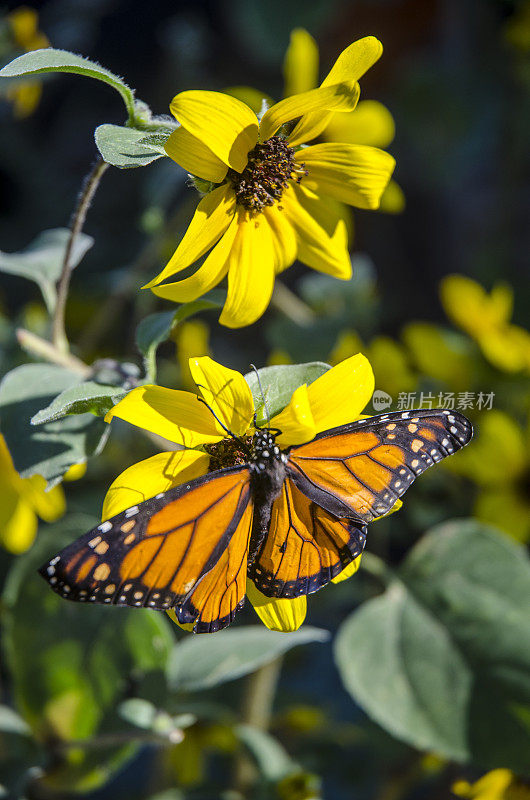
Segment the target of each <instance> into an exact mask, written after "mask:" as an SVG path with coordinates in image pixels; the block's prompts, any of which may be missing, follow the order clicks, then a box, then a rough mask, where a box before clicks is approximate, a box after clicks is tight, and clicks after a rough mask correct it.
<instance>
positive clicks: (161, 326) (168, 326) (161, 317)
mask: <svg viewBox="0 0 530 800" xmlns="http://www.w3.org/2000/svg"><path fill="white" fill-rule="evenodd" d="M225 296H226V295H225V294H224V293H223V292H220V291H216V290H214V291H212V292H209V293H208V295H206V296H205V297H202V298H200V299H199V300H194V301H193V302H192V303H184V304H183V305H181V306H179V307H178V309H177V310H176V311H158V312H156V313H154V314H149V315H148V316H147V317H144V319H143V320H142V321H141V322H140V324H139V325H138V327H137V329H136V346H137V347H138V350H139V351H140V353H141V354H142V355H143V357H144V362H145V371H146V373H147V377H148V379H149V380H155V378H156V351H157V349H158V347H159V346H160V345H161V344H162V342H165V341H166V339H169V336H170V334H171V331H172V330H173V328H174V327H175V326H176V325H178V323H179V322H183V321H184V320H185V319H188V318H189V317H192V316H193V315H194V314H198V313H199V312H200V311H209V310H211V309H217V308H221V307H222V305H223V302H224V297H225Z"/></svg>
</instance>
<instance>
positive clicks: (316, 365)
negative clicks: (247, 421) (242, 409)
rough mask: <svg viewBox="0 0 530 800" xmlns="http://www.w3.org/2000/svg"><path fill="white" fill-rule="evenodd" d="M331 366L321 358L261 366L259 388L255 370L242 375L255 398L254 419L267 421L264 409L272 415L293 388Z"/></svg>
mask: <svg viewBox="0 0 530 800" xmlns="http://www.w3.org/2000/svg"><path fill="white" fill-rule="evenodd" d="M328 369H330V367H329V364H324V363H323V362H322V361H312V362H310V363H308V364H288V365H287V364H285V365H284V364H282V365H280V366H276V367H263V369H259V370H258V374H259V380H260V382H261V389H263V394H262V392H261V389H260V387H259V382H258V378H257V375H256V373H255V372H249V373H247V374H246V375H245V380H246V382H247V383H248V385H249V386H250V390H251V392H252V396H253V398H254V407H255V408H256V410H257V416H256V421H257V423H258V425H264V424H266V423H267V422H268V420H267V410H266V409H265V404H264V400H265V401H266V403H267V409H268V411H269V414H270V415H271V417H274V416H275V414H279V412H280V411H282V409H284V408H285V406H286V405H287V404H288V403H289V400H290V399H291V397H292V394H293V392H294V391H295V389H298V387H299V386H302V384H304V383H307V384H309V383H313V381H316V379H317V378H320V376H321V375H323V374H324V372H327V370H328Z"/></svg>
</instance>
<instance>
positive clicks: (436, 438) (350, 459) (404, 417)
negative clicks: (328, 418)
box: [288, 409, 473, 522]
mask: <svg viewBox="0 0 530 800" xmlns="http://www.w3.org/2000/svg"><path fill="white" fill-rule="evenodd" d="M472 432H473V431H472V427H471V424H470V423H469V422H468V420H467V419H466V418H465V417H464V416H462V414H459V413H458V412H457V411H439V410H435V411H430V410H427V409H425V410H421V411H410V412H394V413H389V414H383V415H382V416H377V417H371V418H368V419H366V420H359V421H358V422H352V423H350V424H348V425H343V426H341V427H339V428H333V429H332V430H329V431H324V432H323V433H321V434H319V435H318V436H317V437H316V439H314V440H313V441H312V442H309V443H308V444H305V445H301V446H300V447H293V448H292V450H291V451H290V453H289V465H288V475H289V478H290V479H291V480H293V482H294V483H295V484H296V485H297V486H298V488H299V489H300V490H301V491H302V492H303V493H304V494H305V495H307V497H310V498H311V499H313V500H314V501H315V502H316V503H318V504H319V505H320V506H322V507H323V508H326V509H327V510H328V511H330V512H331V513H332V514H335V515H337V516H344V517H350V518H354V519H360V520H363V521H364V522H371V521H372V520H373V519H375V518H376V517H380V516H382V515H383V514H386V513H388V511H390V509H391V508H392V506H393V505H394V504H395V502H396V500H397V499H398V498H399V497H401V495H402V494H403V493H404V492H405V491H406V490H407V489H408V487H409V486H410V484H411V483H412V482H413V481H414V479H415V478H417V476H418V475H420V474H421V473H422V472H423V471H424V470H425V469H427V467H430V466H432V465H433V464H435V463H436V462H438V461H441V460H442V458H445V457H446V456H448V455H451V454H452V453H454V452H456V451H457V450H459V449H460V448H461V447H463V446H464V445H466V444H467V443H468V442H469V440H470V439H471V436H472Z"/></svg>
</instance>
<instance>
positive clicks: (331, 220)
mask: <svg viewBox="0 0 530 800" xmlns="http://www.w3.org/2000/svg"><path fill="white" fill-rule="evenodd" d="M296 194H297V197H298V200H299V201H300V203H301V204H302V205H303V207H304V208H305V210H306V211H308V212H309V214H310V215H311V216H312V217H313V219H314V220H315V221H316V222H317V223H318V225H320V227H321V228H323V229H324V230H325V232H326V233H327V235H328V236H329V237H330V238H331V239H332V241H333V242H334V244H335V245H336V246H337V247H338V248H339V247H340V248H343V249H345V250H348V249H349V245H350V244H351V242H352V241H353V232H354V231H353V215H352V213H351V210H350V208H349V207H348V206H347V205H346V204H345V203H341V202H340V200H335V199H334V198H333V197H326V198H324V199H322V198H321V197H318V195H316V194H315V193H314V192H312V191H311V190H310V189H306V188H305V187H304V185H303V184H302V185H301V186H297V187H296Z"/></svg>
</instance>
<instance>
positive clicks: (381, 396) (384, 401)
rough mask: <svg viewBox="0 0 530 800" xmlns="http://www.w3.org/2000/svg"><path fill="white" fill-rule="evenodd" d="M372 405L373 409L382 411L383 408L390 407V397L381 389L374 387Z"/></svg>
mask: <svg viewBox="0 0 530 800" xmlns="http://www.w3.org/2000/svg"><path fill="white" fill-rule="evenodd" d="M372 405H373V407H374V411H384V410H385V408H390V406H391V405H392V398H391V397H390V395H389V394H387V393H386V392H383V391H381V389H376V390H375V392H374V393H373V395H372Z"/></svg>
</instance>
